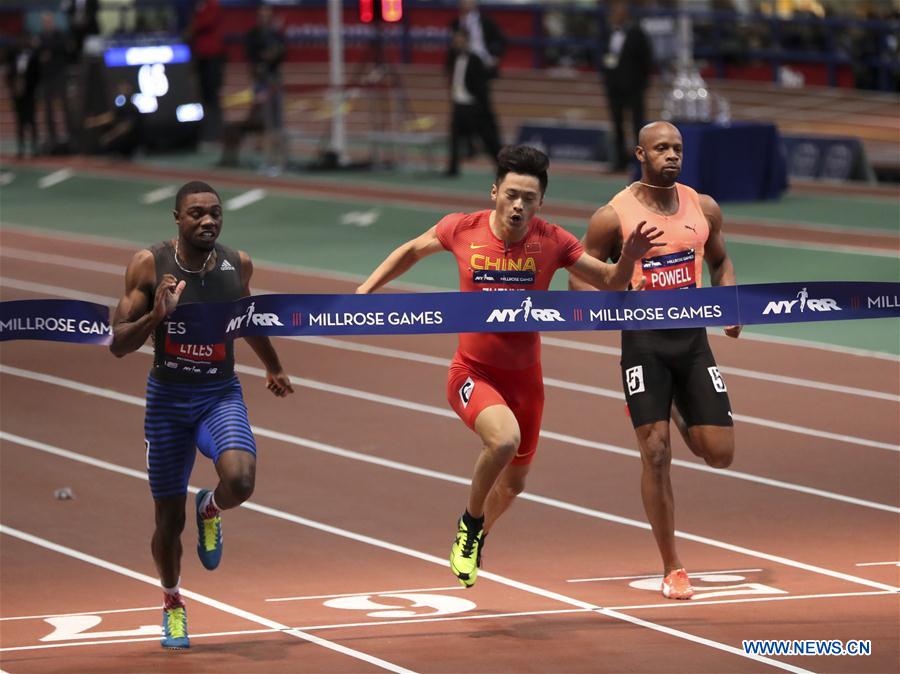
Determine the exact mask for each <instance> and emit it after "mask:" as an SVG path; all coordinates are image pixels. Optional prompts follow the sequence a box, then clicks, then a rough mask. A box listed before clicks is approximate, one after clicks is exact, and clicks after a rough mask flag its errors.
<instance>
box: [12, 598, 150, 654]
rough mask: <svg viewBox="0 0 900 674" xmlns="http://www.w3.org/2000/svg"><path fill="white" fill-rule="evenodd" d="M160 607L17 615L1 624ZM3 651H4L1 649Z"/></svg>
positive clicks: (147, 609) (131, 611) (132, 611)
mask: <svg viewBox="0 0 900 674" xmlns="http://www.w3.org/2000/svg"><path fill="white" fill-rule="evenodd" d="M158 610H159V606H139V607H137V608H113V609H106V610H103V611H77V612H76V613H47V614H45V615H17V616H10V617H9V618H0V622H5V621H7V620H43V619H44V618H69V617H72V616H79V615H107V614H110V613H134V612H136V611H158ZM0 650H2V649H0Z"/></svg>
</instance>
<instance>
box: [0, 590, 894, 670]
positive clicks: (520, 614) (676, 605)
mask: <svg viewBox="0 0 900 674" xmlns="http://www.w3.org/2000/svg"><path fill="white" fill-rule="evenodd" d="M459 589H464V588H462V587H460V588H459ZM889 594H894V593H892V592H877V591H873V592H835V593H831V594H803V595H789V596H782V597H748V598H744V599H725V600H718V601H698V600H696V599H692V600H691V601H682V602H673V601H669V602H667V603H665V604H634V605H629V606H610V607H609V608H610V609H613V610H616V611H636V610H641V609H657V608H671V609H680V608H687V607H689V606H715V605H716V604H746V603H750V602H760V601H793V600H810V599H837V598H844V597H875V596H883V595H889ZM154 608H155V609H156V610H159V607H154ZM592 612H593V610H592V609H584V608H563V609H547V610H543V611H511V612H507V613H480V614H478V615H455V616H439V617H434V618H403V619H399V620H372V621H368V622H356V623H334V624H327V625H305V626H302V627H295V628H294V629H298V630H302V631H304V632H315V631H323V630H338V629H358V628H360V627H387V626H395V625H408V624H416V625H418V624H422V623H441V622H466V621H471V620H499V619H501V618H530V617H533V616H557V615H565V614H572V613H592ZM281 631H283V630H274V629H259V630H232V631H229V632H206V633H201V634H191V639H192V640H193V639H207V638H210V637H228V636H249V635H257V634H274V633H276V632H281ZM136 641H159V637H138V638H127V639H115V640H109V641H78V642H69V643H60V644H41V645H38V646H11V647H7V648H0V653H4V652H7V651H33V650H42V649H45V648H65V647H68V646H100V645H108V644H122V643H132V642H136ZM0 674H2V673H0Z"/></svg>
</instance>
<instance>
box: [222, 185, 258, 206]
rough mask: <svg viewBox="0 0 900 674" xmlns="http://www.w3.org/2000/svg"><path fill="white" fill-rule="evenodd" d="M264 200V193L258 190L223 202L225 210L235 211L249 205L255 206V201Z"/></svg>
mask: <svg viewBox="0 0 900 674" xmlns="http://www.w3.org/2000/svg"><path fill="white" fill-rule="evenodd" d="M265 198H266V191H265V190H264V189H262V188H259V189H255V190H250V191H249V192H244V193H243V194H239V195H237V196H236V197H232V198H231V199H228V200H227V201H226V202H225V208H226V209H227V210H229V211H237V210H240V209H241V208H244V207H245V206H249V205H250V204H255V203H256V202H257V201H262V200H263V199H265Z"/></svg>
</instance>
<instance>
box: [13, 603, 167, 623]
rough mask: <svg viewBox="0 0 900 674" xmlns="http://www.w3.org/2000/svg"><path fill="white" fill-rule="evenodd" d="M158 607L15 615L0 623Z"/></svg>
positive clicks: (154, 608) (147, 609) (127, 611)
mask: <svg viewBox="0 0 900 674" xmlns="http://www.w3.org/2000/svg"><path fill="white" fill-rule="evenodd" d="M158 610H159V606H140V607H138V608H115V609H106V610H103V611H78V612H77V613H48V614H46V615H17V616H11V617H9V618H0V622H3V621H4V620H42V619H43V618H69V617H71V616H77V615H106V614H108V613H133V612H135V611H158Z"/></svg>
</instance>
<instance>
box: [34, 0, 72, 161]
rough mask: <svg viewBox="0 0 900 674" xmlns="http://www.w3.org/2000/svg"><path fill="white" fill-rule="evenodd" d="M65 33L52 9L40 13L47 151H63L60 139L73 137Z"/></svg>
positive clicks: (39, 54) (42, 89)
mask: <svg viewBox="0 0 900 674" xmlns="http://www.w3.org/2000/svg"><path fill="white" fill-rule="evenodd" d="M66 42H67V40H66V36H65V35H64V34H63V32H62V31H61V30H59V29H58V28H57V27H56V17H55V16H54V15H53V14H52V13H51V12H44V13H43V14H41V34H40V43H39V47H38V58H39V60H40V64H41V80H40V92H41V100H42V101H43V104H44V123H45V125H46V132H47V135H46V143H47V151H48V152H50V153H53V152H58V151H60V149H61V148H60V140H61V139H62V138H64V139H65V140H66V141H68V140H69V138H70V133H69V104H68V98H67V91H66V84H67V77H66V71H67V65H66V61H67V59H66V51H67V45H66ZM57 113H59V114H61V115H62V125H63V133H62V134H59V133H57V124H56V121H57Z"/></svg>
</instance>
